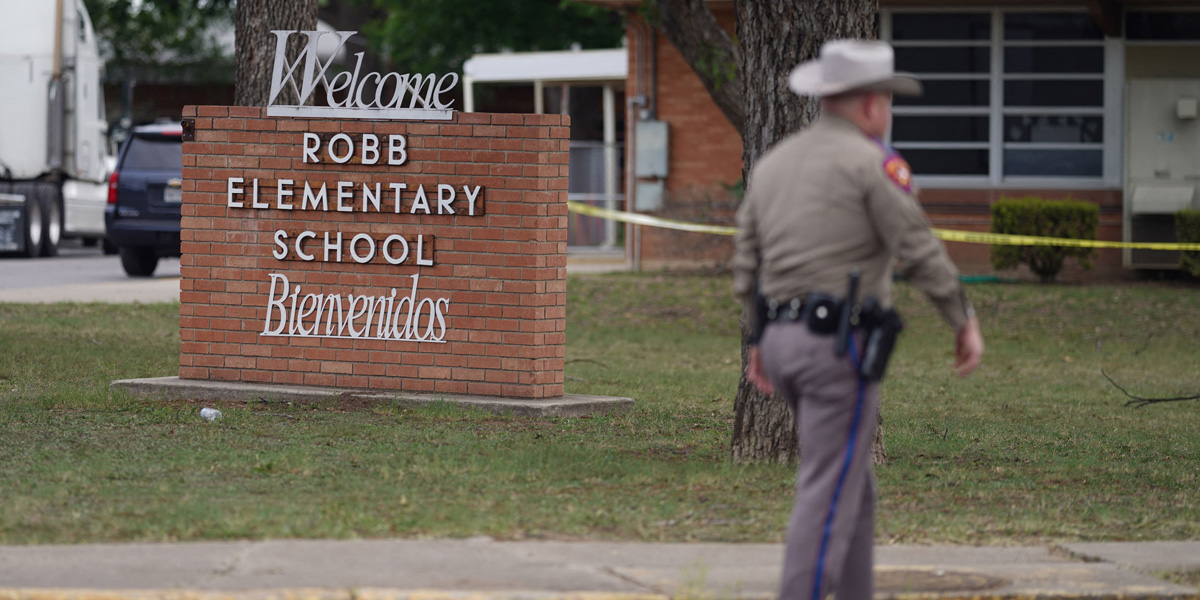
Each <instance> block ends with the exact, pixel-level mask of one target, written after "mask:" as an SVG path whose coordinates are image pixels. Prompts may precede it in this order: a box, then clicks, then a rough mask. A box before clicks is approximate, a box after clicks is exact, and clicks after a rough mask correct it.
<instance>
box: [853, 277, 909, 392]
mask: <svg viewBox="0 0 1200 600" xmlns="http://www.w3.org/2000/svg"><path fill="white" fill-rule="evenodd" d="M903 330H904V320H903V319H901V318H900V314H899V313H897V312H896V311H895V310H894V309H890V308H889V309H884V308H883V307H882V306H880V305H879V301H878V300H876V299H875V298H874V297H868V298H866V299H865V300H863V303H862V308H861V310H860V313H859V331H861V332H862V338H863V348H862V355H861V361H860V362H859V365H858V372H859V375H860V376H862V378H863V379H866V380H867V381H882V380H883V376H884V373H885V372H886V371H887V366H888V361H889V360H890V359H891V358H892V351H894V350H895V349H896V340H897V339H899V337H900V332H901V331H903Z"/></svg>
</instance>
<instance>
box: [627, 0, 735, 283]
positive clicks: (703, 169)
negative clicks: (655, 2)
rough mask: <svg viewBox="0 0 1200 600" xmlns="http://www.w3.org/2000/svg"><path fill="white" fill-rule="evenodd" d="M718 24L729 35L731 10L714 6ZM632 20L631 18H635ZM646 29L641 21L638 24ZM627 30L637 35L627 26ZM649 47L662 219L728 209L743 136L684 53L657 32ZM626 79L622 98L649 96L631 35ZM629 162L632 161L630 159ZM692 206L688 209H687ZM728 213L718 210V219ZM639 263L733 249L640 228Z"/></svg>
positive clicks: (698, 237) (709, 257) (704, 257)
mask: <svg viewBox="0 0 1200 600" xmlns="http://www.w3.org/2000/svg"><path fill="white" fill-rule="evenodd" d="M713 10H714V14H715V15H716V17H717V21H718V22H719V23H720V24H721V26H722V27H724V28H725V29H726V30H727V31H729V32H730V33H733V30H734V14H733V9H732V8H731V7H727V8H721V7H713ZM633 18H635V17H631V19H633ZM639 25H640V26H644V22H639ZM629 31H631V32H633V31H636V29H634V28H632V27H631V28H630V29H629ZM654 35H655V36H656V39H655V43H654V46H653V49H654V51H655V56H656V57H657V60H658V64H657V74H656V77H655V80H656V81H655V84H656V85H655V89H654V91H653V94H654V97H655V99H656V104H657V106H656V108H657V118H658V119H659V120H661V121H666V122H667V123H669V126H668V128H669V133H668V135H669V137H670V140H669V147H668V153H669V155H668V161H669V162H668V167H667V169H668V175H667V179H666V193H667V195H669V196H670V198H668V199H667V206H666V208H665V210H663V211H662V212H661V213H660V214H661V216H664V217H669V218H676V219H684V220H688V221H694V220H696V218H697V216H699V215H708V214H711V213H712V211H711V210H708V207H707V206H699V204H708V203H713V204H716V205H726V206H727V205H728V204H729V203H730V202H731V200H730V199H729V195H728V193H727V192H726V191H725V189H724V187H723V186H725V185H730V184H733V183H735V182H737V181H738V180H740V179H741V178H742V138H741V136H740V135H739V134H738V132H737V130H736V129H734V128H733V125H731V124H730V123H729V120H728V119H726V118H725V115H724V114H723V113H722V112H721V110H720V109H719V108H717V105H716V104H715V103H714V102H713V101H712V98H711V97H710V96H709V95H708V90H706V89H705V88H704V84H703V83H702V82H701V81H700V78H699V77H698V76H697V75H696V73H695V71H693V70H692V68H691V67H690V66H689V65H688V63H687V61H686V60H684V58H683V55H681V54H680V53H679V51H678V50H676V49H675V46H673V45H671V42H670V41H669V40H667V38H666V37H664V36H663V35H662V34H661V33H659V32H658V31H657V30H655V31H654ZM629 38H630V49H629V60H630V65H629V80H628V88H627V89H628V91H627V92H626V94H627V95H628V96H632V95H635V94H650V90H641V89H637V78H636V77H635V75H634V74H635V73H636V72H637V71H636V68H637V65H636V63H635V62H634V61H635V60H636V55H637V49H636V45H637V43H638V42H639V41H641V39H640V38H639V37H638V36H637V35H630V36H629ZM629 160H631V161H632V160H633V159H632V157H631V158H630V159H629ZM692 204H696V205H698V206H696V208H694V209H691V208H690V207H689V206H688V205H692ZM731 217H732V213H730V212H728V211H720V214H719V218H720V219H731ZM641 240H642V248H641V249H642V260H643V261H644V262H645V263H647V266H654V265H655V264H668V263H674V262H678V261H701V262H712V261H724V260H726V259H727V256H728V255H729V252H730V251H731V250H732V248H733V246H732V241H730V240H728V239H721V240H719V241H714V240H712V239H711V236H708V235H707V234H697V233H681V232H669V231H665V230H662V229H657V228H652V227H643V228H642V238H641Z"/></svg>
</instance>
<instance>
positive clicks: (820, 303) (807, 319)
mask: <svg viewBox="0 0 1200 600" xmlns="http://www.w3.org/2000/svg"><path fill="white" fill-rule="evenodd" d="M841 312H842V299H841V298H838V297H837V296H833V295H830V294H823V293H820V292H813V293H811V294H809V295H807V296H805V297H804V298H792V299H791V300H788V301H787V302H779V301H777V300H768V301H767V314H766V317H767V320H768V321H772V322H774V321H798V322H801V323H804V324H805V325H807V326H808V329H809V331H812V332H813V333H815V334H818V335H833V334H835V333H837V326H838V315H840V314H841Z"/></svg>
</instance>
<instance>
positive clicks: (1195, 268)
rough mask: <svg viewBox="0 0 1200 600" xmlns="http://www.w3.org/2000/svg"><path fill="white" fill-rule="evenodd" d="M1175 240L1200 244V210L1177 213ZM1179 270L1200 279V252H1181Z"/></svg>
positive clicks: (1182, 242)
mask: <svg viewBox="0 0 1200 600" xmlns="http://www.w3.org/2000/svg"><path fill="white" fill-rule="evenodd" d="M1175 239H1176V240H1178V241H1179V243H1181V244H1200V210H1181V211H1179V212H1178V213H1175ZM1179 268H1180V269H1183V270H1184V271H1186V272H1187V273H1189V274H1190V275H1191V276H1192V277H1200V252H1181V253H1180V254H1179Z"/></svg>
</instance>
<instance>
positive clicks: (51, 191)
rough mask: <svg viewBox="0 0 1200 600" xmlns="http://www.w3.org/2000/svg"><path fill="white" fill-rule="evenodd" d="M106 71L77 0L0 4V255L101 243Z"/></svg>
mask: <svg viewBox="0 0 1200 600" xmlns="http://www.w3.org/2000/svg"><path fill="white" fill-rule="evenodd" d="M102 69H103V62H102V61H101V60H100V54H99V49H98V45H97V42H96V34H95V31H94V30H93V29H92V22H91V19H90V18H89V16H88V13H87V10H86V9H85V8H84V5H83V0H0V90H2V92H0V252H8V253H11V252H18V253H20V254H22V255H24V256H29V257H34V256H53V255H55V254H57V253H58V246H59V241H60V240H61V239H62V238H63V237H75V238H83V239H84V240H85V243H88V244H91V243H95V242H98V241H101V240H103V239H104V206H105V204H106V202H107V199H108V185H107V178H108V174H109V171H110V170H111V168H112V165H113V164H114V162H115V161H114V160H113V158H112V156H111V152H110V149H109V145H108V140H107V135H106V132H107V123H106V119H105V111H104V90H103V88H102V87H101V71H102Z"/></svg>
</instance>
